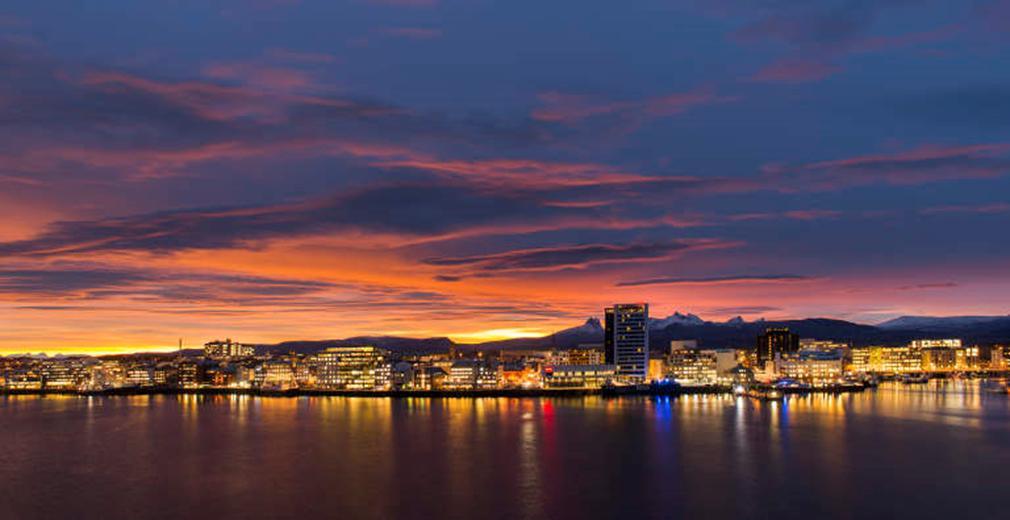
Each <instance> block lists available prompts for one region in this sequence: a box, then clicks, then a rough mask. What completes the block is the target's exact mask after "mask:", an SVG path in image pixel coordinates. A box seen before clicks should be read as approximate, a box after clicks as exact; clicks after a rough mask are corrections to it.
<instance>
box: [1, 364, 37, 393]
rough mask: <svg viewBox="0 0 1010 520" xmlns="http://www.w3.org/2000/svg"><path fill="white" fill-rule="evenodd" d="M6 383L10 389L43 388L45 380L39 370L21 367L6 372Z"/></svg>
mask: <svg viewBox="0 0 1010 520" xmlns="http://www.w3.org/2000/svg"><path fill="white" fill-rule="evenodd" d="M4 380H5V381H4V384H5V386H6V388H7V389H8V390H42V388H43V380H42V374H41V373H40V372H39V370H37V369H34V368H21V369H16V370H10V371H8V372H7V373H6V374H4Z"/></svg>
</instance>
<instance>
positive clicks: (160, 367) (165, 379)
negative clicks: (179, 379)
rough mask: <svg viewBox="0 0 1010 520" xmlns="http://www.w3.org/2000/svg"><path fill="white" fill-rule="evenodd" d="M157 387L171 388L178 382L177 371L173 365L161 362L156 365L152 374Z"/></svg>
mask: <svg viewBox="0 0 1010 520" xmlns="http://www.w3.org/2000/svg"><path fill="white" fill-rule="evenodd" d="M151 376H152V377H153V378H154V385H155V386H162V387H164V386H170V385H172V384H174V383H175V382H176V371H175V367H174V366H173V365H172V363H169V362H161V363H158V364H157V365H154V369H153V370H152V372H151Z"/></svg>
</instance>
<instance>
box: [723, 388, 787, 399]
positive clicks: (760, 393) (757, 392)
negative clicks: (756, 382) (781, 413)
mask: <svg viewBox="0 0 1010 520" xmlns="http://www.w3.org/2000/svg"><path fill="white" fill-rule="evenodd" d="M733 394H735V395H738V396H745V397H753V398H754V399H760V400H762V401H781V400H782V398H783V397H784V395H783V393H782V391H781V390H779V389H777V388H757V387H747V386H743V385H736V386H734V387H733Z"/></svg>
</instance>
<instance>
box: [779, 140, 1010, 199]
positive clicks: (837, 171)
mask: <svg viewBox="0 0 1010 520" xmlns="http://www.w3.org/2000/svg"><path fill="white" fill-rule="evenodd" d="M1008 171H1010V143H1002V142H997V143H984V144H970V145H962V146H922V147H919V148H915V149H911V150H905V151H901V152H896V153H886V154H878V155H865V156H859V157H850V158H846V159H838V160H831V161H821V162H816V163H809V164H803V165H795V166H782V165H767V166H765V167H764V172H765V176H766V178H767V179H768V180H769V181H770V182H774V183H775V184H776V185H777V186H778V187H779V189H782V190H785V191H790V190H795V191H801V190H834V189H842V188H846V187H851V186H861V185H870V184H892V185H903V184H924V183H928V182H937V181H944V180H960V179H979V178H993V177H1000V176H1002V175H1005V174H1006V173H1007V172H1008Z"/></svg>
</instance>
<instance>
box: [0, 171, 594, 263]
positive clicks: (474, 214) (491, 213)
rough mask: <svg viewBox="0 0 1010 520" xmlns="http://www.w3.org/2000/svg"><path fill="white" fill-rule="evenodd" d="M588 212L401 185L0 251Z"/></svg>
mask: <svg viewBox="0 0 1010 520" xmlns="http://www.w3.org/2000/svg"><path fill="white" fill-rule="evenodd" d="M587 211H593V209H592V208H588V209H587V208H553V207H546V206H539V205H538V204H536V202H535V201H531V200H528V199H523V198H520V197H515V196H510V195H507V194H492V193H483V192H480V191H475V190H473V189H469V188H466V187H461V186H448V185H441V186H439V185H432V184H429V185H400V184H398V185H388V186H378V187H373V188H367V189H361V190H357V191H352V192H347V193H342V194H338V195H335V196H332V197H329V198H325V199H317V200H312V201H307V202H303V203H296V204H288V205H272V206H254V207H245V208H221V209H205V210H186V211H174V212H162V213H154V214H148V215H137V216H132V217H124V218H113V219H105V220H95V221H72V222H58V223H55V224H53V225H51V226H50V227H49V229H48V230H47V231H45V232H43V233H42V234H40V235H38V236H36V237H34V238H32V239H28V240H22V241H16V242H6V243H0V253H3V254H8V255H26V254H28V255H45V254H69V253H83V252H93V251H106V250H143V251H152V252H158V251H161V252H168V251H179V250H186V249H208V248H226V247H232V246H237V245H239V244H247V243H250V242H255V241H260V240H268V239H274V238H281V237H291V236H302V235H309V234H322V235H325V234H327V233H340V232H349V231H365V232H373V233H374V232H378V233H393V234H402V235H409V236H430V235H437V234H440V233H447V232H451V231H456V230H460V229H466V228H468V227H473V226H478V227H479V226H482V225H487V224H489V223H494V222H507V221H509V220H515V219H517V218H519V217H522V218H523V219H535V218H537V217H548V216H550V215H563V214H584V213H586V212H587Z"/></svg>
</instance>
